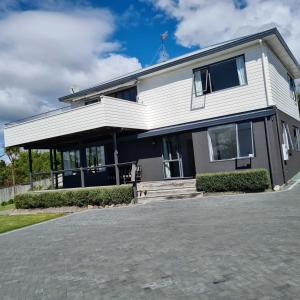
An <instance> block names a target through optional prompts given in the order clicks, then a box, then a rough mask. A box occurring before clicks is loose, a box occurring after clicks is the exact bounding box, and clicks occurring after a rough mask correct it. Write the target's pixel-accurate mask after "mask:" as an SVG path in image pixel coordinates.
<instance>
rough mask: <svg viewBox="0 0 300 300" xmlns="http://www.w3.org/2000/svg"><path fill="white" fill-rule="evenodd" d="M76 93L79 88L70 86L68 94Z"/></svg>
mask: <svg viewBox="0 0 300 300" xmlns="http://www.w3.org/2000/svg"><path fill="white" fill-rule="evenodd" d="M77 92H79V86H78V85H72V86H71V87H70V93H71V94H75V93H77Z"/></svg>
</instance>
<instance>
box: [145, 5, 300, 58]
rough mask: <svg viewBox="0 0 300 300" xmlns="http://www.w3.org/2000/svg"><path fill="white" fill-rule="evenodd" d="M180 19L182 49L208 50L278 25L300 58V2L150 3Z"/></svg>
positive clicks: (177, 34)
mask: <svg viewBox="0 0 300 300" xmlns="http://www.w3.org/2000/svg"><path fill="white" fill-rule="evenodd" d="M149 1H150V2H152V3H153V4H154V6H155V7H156V8H157V9H158V10H160V11H163V12H164V13H165V14H166V15H167V16H168V17H170V18H174V19H176V20H177V22H178V23H177V28H176V32H175V36H176V39H177V42H178V43H179V44H181V45H183V46H186V47H190V46H195V45H197V46H201V47H205V46H207V45H211V44H214V43H218V42H222V41H225V40H228V39H231V38H233V37H237V36H241V35H246V34H250V33H253V32H257V31H260V30H264V29H267V28H270V27H274V26H277V27H278V28H279V30H280V31H281V33H282V34H283V36H284V38H285V39H286V40H287V42H288V44H289V46H290V47H291V49H292V50H293V52H294V53H295V55H296V56H297V57H298V59H300V5H299V0H249V1H247V2H246V1H243V2H246V7H245V8H244V9H239V8H238V7H237V5H235V3H237V2H241V1H233V0H211V1H209V0H149Z"/></svg>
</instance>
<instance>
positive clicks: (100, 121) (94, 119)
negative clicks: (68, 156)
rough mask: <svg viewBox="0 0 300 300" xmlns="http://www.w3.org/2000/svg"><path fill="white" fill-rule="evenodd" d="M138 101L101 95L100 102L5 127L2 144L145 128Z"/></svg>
mask: <svg viewBox="0 0 300 300" xmlns="http://www.w3.org/2000/svg"><path fill="white" fill-rule="evenodd" d="M145 115H146V113H145V106H144V105H142V104H138V103H134V102H130V101H125V100H116V99H113V98H110V97H104V98H103V99H102V101H101V102H99V103H95V104H91V105H87V106H82V107H79V108H75V109H73V110H70V111H67V112H62V113H60V114H57V115H53V116H50V117H45V118H42V117H41V118H40V119H36V120H32V121H28V122H24V123H21V124H17V125H13V126H10V127H8V128H5V131H4V138H5V146H6V147H9V146H14V145H20V144H25V143H29V142H33V141H39V140H44V139H48V138H53V137H56V136H62V135H67V134H71V133H75V132H80V131H85V130H90V129H95V128H100V127H104V126H110V127H124V128H132V129H148V127H147V119H146V118H145Z"/></svg>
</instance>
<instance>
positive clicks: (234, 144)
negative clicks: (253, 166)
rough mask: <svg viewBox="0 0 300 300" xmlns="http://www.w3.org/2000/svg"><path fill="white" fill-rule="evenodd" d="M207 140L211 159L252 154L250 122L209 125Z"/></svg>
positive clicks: (241, 156)
mask: <svg viewBox="0 0 300 300" xmlns="http://www.w3.org/2000/svg"><path fill="white" fill-rule="evenodd" d="M208 141H209V149H210V159H211V161H215V160H224V159H233V158H243V157H252V156H254V149H253V148H254V147H253V135H252V122H243V123H237V124H228V125H222V126H216V127H211V128H209V129H208Z"/></svg>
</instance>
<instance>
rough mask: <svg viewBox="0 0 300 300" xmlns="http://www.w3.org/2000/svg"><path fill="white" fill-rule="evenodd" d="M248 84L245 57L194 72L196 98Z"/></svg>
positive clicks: (221, 62) (228, 60)
mask: <svg viewBox="0 0 300 300" xmlns="http://www.w3.org/2000/svg"><path fill="white" fill-rule="evenodd" d="M245 84H247V78H246V69H245V57H244V55H241V56H238V57H234V58H230V59H227V60H224V61H220V62H217V63H214V64H211V65H209V66H206V67H203V68H199V69H195V70H194V93H195V96H196V97H199V96H203V95H206V94H209V93H212V92H216V91H220V90H224V89H227V88H231V87H235V86H241V85H245Z"/></svg>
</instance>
